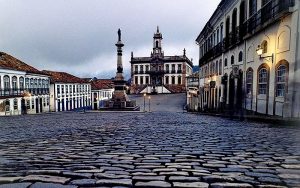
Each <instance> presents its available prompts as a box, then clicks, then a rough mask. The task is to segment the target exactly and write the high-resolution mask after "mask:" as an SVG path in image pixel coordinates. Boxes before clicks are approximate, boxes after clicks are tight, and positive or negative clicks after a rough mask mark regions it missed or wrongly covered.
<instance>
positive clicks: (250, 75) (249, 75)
mask: <svg viewBox="0 0 300 188" xmlns="http://www.w3.org/2000/svg"><path fill="white" fill-rule="evenodd" d="M252 91H253V70H252V68H249V69H248V70H247V73H246V92H247V95H249V96H252Z"/></svg>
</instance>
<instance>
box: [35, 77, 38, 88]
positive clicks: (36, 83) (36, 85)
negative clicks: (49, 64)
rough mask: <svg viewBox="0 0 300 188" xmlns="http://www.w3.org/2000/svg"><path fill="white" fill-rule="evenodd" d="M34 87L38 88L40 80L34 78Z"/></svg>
mask: <svg viewBox="0 0 300 188" xmlns="http://www.w3.org/2000/svg"><path fill="white" fill-rule="evenodd" d="M34 88H35V89H37V88H38V82H37V79H34Z"/></svg>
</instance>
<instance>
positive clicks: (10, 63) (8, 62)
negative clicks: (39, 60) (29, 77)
mask: <svg viewBox="0 0 300 188" xmlns="http://www.w3.org/2000/svg"><path fill="white" fill-rule="evenodd" d="M0 68H3V69H9V70H16V71H23V72H26V73H34V74H43V72H41V71H39V70H38V69H36V68H34V67H32V66H30V65H28V64H26V63H24V62H23V61H21V60H19V59H17V58H15V57H13V56H11V55H9V54H7V53H4V52H0Z"/></svg>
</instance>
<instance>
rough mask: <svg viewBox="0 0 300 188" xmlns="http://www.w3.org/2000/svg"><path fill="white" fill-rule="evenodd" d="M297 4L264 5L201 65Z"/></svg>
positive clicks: (289, 0) (291, 1)
mask: <svg viewBox="0 0 300 188" xmlns="http://www.w3.org/2000/svg"><path fill="white" fill-rule="evenodd" d="M294 4H295V2H294V0H282V1H281V0H280V1H277V2H274V1H270V2H269V3H267V4H266V5H264V6H263V7H262V8H261V9H260V10H259V11H258V12H256V13H255V14H254V15H252V16H251V17H250V18H249V19H248V20H247V21H246V22H244V23H243V24H242V25H240V26H238V27H236V28H235V29H234V31H232V32H231V33H229V34H227V36H226V37H225V38H224V39H223V41H222V42H220V43H219V44H217V45H216V46H214V47H212V48H210V49H209V50H208V51H207V52H206V53H205V54H204V55H203V56H202V57H201V58H200V59H199V65H200V66H202V65H203V64H205V63H206V62H208V61H209V60H210V59H212V58H215V57H218V56H220V55H221V54H222V53H224V52H227V51H228V50H229V49H230V48H232V47H235V46H236V45H238V44H240V43H241V42H243V41H244V38H245V36H247V35H253V34H254V33H255V32H258V31H259V30H261V29H264V28H265V27H267V25H268V24H270V23H272V22H273V21H275V20H276V19H278V18H279V17H280V16H283V15H284V14H286V13H288V12H289V8H290V7H293V6H294Z"/></svg>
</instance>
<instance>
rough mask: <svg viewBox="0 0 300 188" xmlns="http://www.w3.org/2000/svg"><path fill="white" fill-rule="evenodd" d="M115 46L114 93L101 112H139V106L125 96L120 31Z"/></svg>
mask: <svg viewBox="0 0 300 188" xmlns="http://www.w3.org/2000/svg"><path fill="white" fill-rule="evenodd" d="M116 46H117V54H118V56H117V72H116V77H115V79H114V80H113V82H114V85H115V91H114V93H113V96H112V99H111V100H109V101H107V102H108V103H106V105H105V107H104V108H102V110H114V111H118V110H120V111H123V110H128V111H135V110H139V106H136V102H135V101H130V100H129V98H128V96H127V94H126V81H125V80H124V76H123V62H122V53H123V49H122V48H123V46H124V44H123V42H122V39H121V30H120V29H119V30H118V42H117V43H116Z"/></svg>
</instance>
